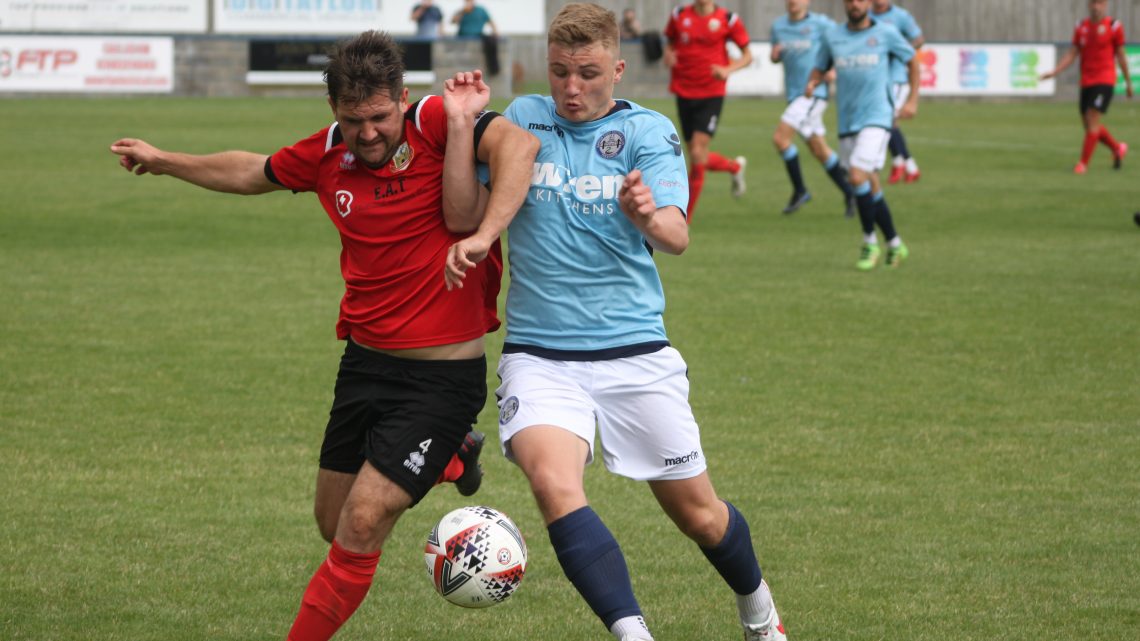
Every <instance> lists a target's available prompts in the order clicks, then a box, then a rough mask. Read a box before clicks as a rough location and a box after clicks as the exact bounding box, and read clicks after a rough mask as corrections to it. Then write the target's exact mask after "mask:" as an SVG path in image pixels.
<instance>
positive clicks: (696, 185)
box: [686, 164, 705, 225]
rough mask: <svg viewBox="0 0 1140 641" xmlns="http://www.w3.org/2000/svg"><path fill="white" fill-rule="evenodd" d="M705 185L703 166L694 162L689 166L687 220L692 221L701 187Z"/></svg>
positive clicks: (690, 222)
mask: <svg viewBox="0 0 1140 641" xmlns="http://www.w3.org/2000/svg"><path fill="white" fill-rule="evenodd" d="M704 186H705V166H704V165H696V164H694V165H693V166H692V167H690V168H689V208H688V209H687V210H686V214H687V216H688V217H687V220H688V221H689V224H690V225H691V224H692V223H693V211H695V210H696V208H697V200H698V199H699V198H700V197H701V189H702V188H703V187H704Z"/></svg>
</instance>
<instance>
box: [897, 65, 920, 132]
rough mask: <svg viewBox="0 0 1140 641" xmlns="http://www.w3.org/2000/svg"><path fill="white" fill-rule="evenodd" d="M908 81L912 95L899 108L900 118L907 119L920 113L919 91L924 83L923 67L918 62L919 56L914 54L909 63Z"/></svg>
mask: <svg viewBox="0 0 1140 641" xmlns="http://www.w3.org/2000/svg"><path fill="white" fill-rule="evenodd" d="M907 81H908V84H910V96H909V97H908V98H907V99H906V102H905V103H903V106H902V108H900V109H899V119H900V120H907V119H909V118H914V117H915V116H917V115H918V93H919V88H920V87H921V85H922V69H921V67H920V66H919V63H918V56H914V57H912V58H911V59H910V62H909V63H907Z"/></svg>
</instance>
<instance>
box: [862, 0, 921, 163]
mask: <svg viewBox="0 0 1140 641" xmlns="http://www.w3.org/2000/svg"><path fill="white" fill-rule="evenodd" d="M871 17H872V18H873V19H874V20H875V21H876V22H885V23H887V24H891V25H894V27H895V28H896V29H898V30H899V32H900V33H902V35H903V37H904V38H906V39H907V41H908V42H910V44H911V46H912V47H914V48H915V49H920V48H921V47H922V45H923V43H925V42H926V38H925V37H923V35H922V27H919V26H918V22H916V21H915V19H914V16H912V15H910V12H909V11H907V10H906V9H903V8H902V7H899V6H896V5H894V4H891V0H873V1H872V2H871ZM891 92H892V95H893V96H894V100H895V106H896V107H901V106H902V105H904V104H906V99H907V96H908V94H909V93H910V82H909V81H908V79H907V66H906V65H905V64H903V63H901V62H897V61H893V62H891ZM896 115H897V113H896ZM887 148H888V149H890V151H891V157H892V158H894V162H893V163H892V167H891V175H890V177H889V178H887V182H888V183H890V184H892V185H893V184H895V183H897V182H898V181H900V180H904V179H905V182H908V183H912V182H915V181H917V180H918V179H919V178H920V177H921V176H922V172H921V171H919V169H918V162H917V161H915V159H914V156H911V155H910V148H909V147H907V144H906V136H904V135H903V132H902V129H899V126H898V120H895V124H894V127H892V128H891V142H890V144H889V145H888V147H887Z"/></svg>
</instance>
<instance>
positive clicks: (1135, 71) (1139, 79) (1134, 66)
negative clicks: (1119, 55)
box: [1116, 45, 1140, 95]
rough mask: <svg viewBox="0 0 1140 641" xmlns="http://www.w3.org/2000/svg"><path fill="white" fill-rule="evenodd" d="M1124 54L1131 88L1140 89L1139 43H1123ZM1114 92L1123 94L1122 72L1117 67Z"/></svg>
mask: <svg viewBox="0 0 1140 641" xmlns="http://www.w3.org/2000/svg"><path fill="white" fill-rule="evenodd" d="M1124 55H1125V56H1127V58H1128V73H1129V74H1131V75H1132V89H1133V90H1137V89H1140V45H1124ZM1116 93H1117V95H1123V94H1124V74H1123V73H1121V72H1120V70H1119V68H1118V69H1117V73H1116Z"/></svg>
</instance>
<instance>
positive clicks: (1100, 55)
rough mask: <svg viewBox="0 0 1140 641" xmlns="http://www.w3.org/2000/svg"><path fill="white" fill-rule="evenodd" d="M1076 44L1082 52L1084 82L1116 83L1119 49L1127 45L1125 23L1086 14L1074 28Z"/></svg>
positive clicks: (1083, 83) (1074, 41)
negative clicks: (1087, 16)
mask: <svg viewBox="0 0 1140 641" xmlns="http://www.w3.org/2000/svg"><path fill="white" fill-rule="evenodd" d="M1073 46H1074V47H1076V48H1077V49H1078V50H1079V51H1080V52H1081V86H1082V87H1089V86H1092V85H1115V84H1116V49H1117V48H1118V47H1123V46H1124V25H1122V24H1120V21H1119V20H1113V19H1112V18H1109V17H1107V16H1106V17H1105V18H1104V19H1103V20H1101V21H1100V22H1097V23H1095V24H1094V23H1093V22H1092V20H1090V19H1088V18H1085V19H1084V20H1081V21H1080V22H1078V23H1077V29H1076V31H1074V32H1073Z"/></svg>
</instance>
